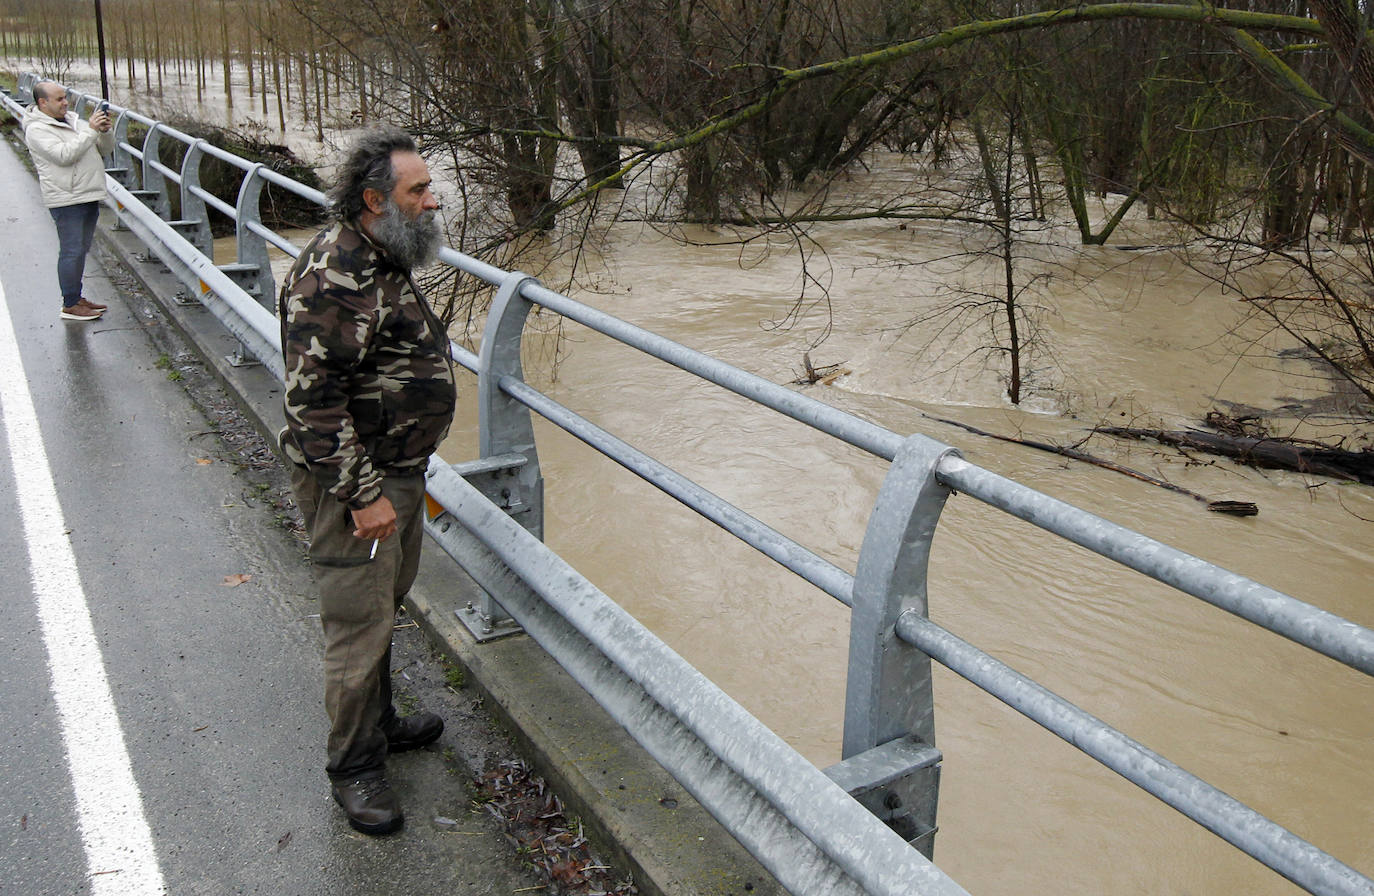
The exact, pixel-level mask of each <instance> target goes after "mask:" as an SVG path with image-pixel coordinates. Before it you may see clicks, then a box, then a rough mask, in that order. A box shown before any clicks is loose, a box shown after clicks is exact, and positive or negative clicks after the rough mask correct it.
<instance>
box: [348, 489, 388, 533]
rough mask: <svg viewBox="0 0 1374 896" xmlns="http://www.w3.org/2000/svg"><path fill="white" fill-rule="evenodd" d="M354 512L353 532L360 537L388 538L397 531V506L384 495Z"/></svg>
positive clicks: (352, 511) (352, 512) (351, 511)
mask: <svg viewBox="0 0 1374 896" xmlns="http://www.w3.org/2000/svg"><path fill="white" fill-rule="evenodd" d="M349 513H351V514H353V534H354V535H355V536H357V537H358V538H387V537H389V536H391V535H392V534H394V533H395V532H396V508H395V507H392V506H391V500H390V499H389V498H387V497H386V495H383V496H382V497H380V498H378V499H377V500H376V501H373V502H372V503H371V504H369V505H367V506H366V507H364V508H363V509H362V510H350V511H349Z"/></svg>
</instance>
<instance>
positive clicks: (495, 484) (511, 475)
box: [432, 454, 536, 644]
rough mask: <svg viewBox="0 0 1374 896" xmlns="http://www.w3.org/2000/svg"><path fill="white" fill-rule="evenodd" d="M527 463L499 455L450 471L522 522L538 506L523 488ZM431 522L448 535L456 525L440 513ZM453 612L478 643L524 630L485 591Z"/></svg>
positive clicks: (518, 456) (514, 456)
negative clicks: (521, 478)
mask: <svg viewBox="0 0 1374 896" xmlns="http://www.w3.org/2000/svg"><path fill="white" fill-rule="evenodd" d="M526 463H527V459H526V458H525V456H524V455H523V454H499V455H494V456H492V457H484V458H481V459H480V460H473V461H467V462H466V463H460V464H453V465H451V468H452V470H453V471H454V472H455V473H457V474H458V475H460V476H462V477H463V478H464V479H466V480H467V481H468V482H469V483H470V484H471V485H472V486H473V487H474V488H476V489H477V490H478V491H479V492H481V493H482V494H483V496H485V497H486V498H487V499H488V500H489V501H491V502H492V503H493V504H495V505H496V506H497V507H500V508H501V509H502V510H504V511H505V512H506V513H507V514H509V515H510V516H512V517H514V518H515V519H516V520H519V516H518V514H525V513H529V512H530V511H531V510H533V509H534V508H535V506H536V505H535V504H534V503H533V502H532V501H531V500H529V496H527V495H524V494H522V491H523V490H522V488H521V486H520V478H519V473H520V469H521V468H522V467H523V466H524V465H525V464H526ZM432 523H433V525H435V526H438V527H439V529H440V530H441V531H445V532H446V531H448V528H449V526H451V525H453V520H452V518H451V517H450V516H449V515H448V513H440V514H438V515H437V516H434V517H433V518H432ZM454 613H455V614H456V615H457V616H458V621H459V622H461V623H463V625H464V626H466V627H467V630H468V632H469V633H470V634H471V635H472V637H473V639H474V640H475V641H477V643H479V644H481V643H484V642H487V641H493V640H495V639H497V638H503V637H505V636H506V635H514V634H519V633H520V632H523V631H524V629H523V628H521V627H520V624H519V623H518V622H516V621H515V620H514V619H512V618H511V617H510V614H509V613H507V612H506V611H505V609H504V608H503V607H502V606H501V604H500V603H499V602H498V601H497V600H496V598H495V597H493V596H492V595H491V593H490V592H488V591H486V590H484V591H483V592H482V597H481V598H480V599H479V600H478V601H476V602H473V601H468V603H467V605H466V606H463V607H459V608H458V609H456V610H454Z"/></svg>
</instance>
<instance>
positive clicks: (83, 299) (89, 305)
mask: <svg viewBox="0 0 1374 896" xmlns="http://www.w3.org/2000/svg"><path fill="white" fill-rule="evenodd" d="M76 304H78V305H85V306H86V307H87V308H92V309H94V310H96V311H104V310H105V309H106V308H109V307H110V306H109V305H102V304H100V303H99V302H92V301H91V300H90V299H88V298H86V297H85V296H82V297H81V298H80V299H79V300H78V301H77V303H76Z"/></svg>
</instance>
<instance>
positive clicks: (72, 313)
mask: <svg viewBox="0 0 1374 896" xmlns="http://www.w3.org/2000/svg"><path fill="white" fill-rule="evenodd" d="M103 313H104V312H103V311H96V310H95V309H94V308H88V307H87V306H85V305H83V304H81V303H80V302H77V303H76V304H75V305H68V306H66V307H65V308H63V309H62V319H63V320H100V315H101V314H103Z"/></svg>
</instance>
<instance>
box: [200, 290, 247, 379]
mask: <svg viewBox="0 0 1374 896" xmlns="http://www.w3.org/2000/svg"><path fill="white" fill-rule="evenodd" d="M195 304H197V305H199V304H200V303H199V302H196V303H195ZM224 360H225V361H227V362H229V366H230V367H261V366H262V362H261V361H259V360H258V359H257V358H255V357H253V356H252V355H251V354H250V353H248V352H247V351H245V350H244V345H243V343H242V342H240V343H239V345H238V348H236V349H234V353H233V354H232V355H225V356H224Z"/></svg>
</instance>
